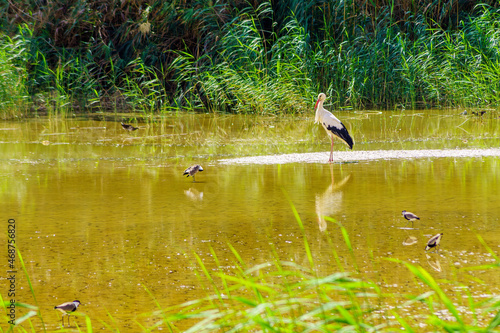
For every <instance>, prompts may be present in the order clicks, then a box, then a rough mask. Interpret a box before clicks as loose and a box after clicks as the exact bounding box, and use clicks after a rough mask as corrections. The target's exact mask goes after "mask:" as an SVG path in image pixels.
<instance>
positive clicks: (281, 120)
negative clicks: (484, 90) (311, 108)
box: [0, 111, 500, 332]
mask: <svg viewBox="0 0 500 333" xmlns="http://www.w3.org/2000/svg"><path fill="white" fill-rule="evenodd" d="M457 114H458V112H456V111H448V112H447V113H445V112H437V111H427V112H407V113H404V114H400V113H397V114H396V113H387V112H386V113H378V112H364V113H354V112H344V113H341V114H340V115H338V116H339V118H341V119H342V120H343V122H344V123H345V124H346V126H348V127H349V130H350V131H351V134H352V135H353V137H354V138H355V141H356V145H355V150H361V151H363V150H375V149H382V150H383V149H424V148H426V149H441V148H446V149H456V148H459V149H460V148H491V147H493V148H497V147H498V146H499V145H498V134H499V123H498V122H499V121H500V120H498V119H497V118H495V117H494V116H493V115H489V114H487V115H485V117H484V118H479V117H464V116H458V115H457ZM121 120H122V118H120V117H114V118H113V117H112V116H109V117H104V116H103V117H102V119H94V120H89V119H77V118H75V119H47V118H44V119H29V120H25V121H22V122H21V121H17V122H1V123H0V147H1V149H0V186H1V189H2V191H1V193H0V210H1V212H2V219H3V220H4V221H7V219H8V218H15V219H16V223H17V227H18V229H17V238H18V244H19V249H20V251H21V253H22V255H23V258H24V260H25V262H26V265H27V267H26V268H27V271H28V274H29V276H30V279H31V282H32V284H33V288H34V290H35V293H36V297H37V302H38V304H39V306H40V308H41V312H42V316H43V318H44V321H45V324H46V326H47V327H48V328H49V329H55V328H56V327H58V325H60V321H59V318H60V317H59V314H58V313H57V312H56V311H54V310H53V306H54V305H57V304H59V303H62V302H66V301H71V300H73V299H79V300H80V301H81V302H82V306H81V308H80V309H79V310H80V312H83V313H85V314H87V315H89V316H90V317H91V319H92V323H93V325H94V328H95V329H99V328H101V327H102V328H103V329H109V327H116V328H118V329H120V330H121V331H124V332H126V331H137V330H138V329H139V326H138V324H137V323H136V321H137V322H138V323H140V324H141V325H144V326H146V327H148V326H152V325H153V323H154V322H155V321H156V320H157V319H156V318H154V317H153V316H147V315H146V316H142V315H141V314H147V313H151V312H153V311H155V310H156V309H157V307H156V304H155V301H154V300H153V299H152V297H151V296H150V295H149V294H148V292H146V291H145V289H144V287H146V288H147V289H148V290H149V291H150V292H151V293H152V294H153V295H154V297H155V298H156V300H157V301H158V303H159V304H160V305H161V306H162V307H163V308H168V307H169V306H173V305H176V304H179V303H182V302H184V301H187V300H191V299H195V298H200V297H204V296H206V292H205V291H204V290H203V288H202V286H201V285H200V281H199V279H198V278H197V277H196V274H195V271H196V270H197V269H198V268H199V266H198V264H197V263H196V260H195V258H194V255H193V254H194V253H196V254H197V255H199V256H200V258H201V259H202V260H203V262H204V263H205V265H206V266H207V267H208V269H210V270H213V271H214V272H215V271H216V270H218V269H219V267H221V268H222V269H223V270H225V271H227V272H228V273H230V272H231V269H232V268H233V267H234V265H235V262H236V258H235V257H234V255H233V254H232V253H231V251H230V249H229V246H228V244H231V245H232V246H233V247H234V248H235V249H236V250H237V251H238V253H239V254H240V256H241V257H242V258H243V260H244V261H245V262H246V263H247V265H248V266H249V267H251V266H253V265H256V264H260V263H263V262H266V261H272V260H273V255H272V251H271V250H274V251H275V252H276V253H277V254H278V255H279V257H280V258H281V259H282V260H288V261H294V262H296V263H298V264H302V265H305V266H307V265H308V260H307V256H306V252H305V250H304V240H303V235H302V231H301V230H300V227H299V224H298V223H297V221H296V219H295V217H294V215H293V211H292V208H291V204H292V205H293V206H294V207H295V208H296V209H297V211H298V212H299V215H300V218H301V220H302V222H303V224H304V228H305V235H306V237H307V240H308V242H309V244H310V246H311V251H312V253H313V258H314V261H315V263H316V267H317V270H318V273H319V274H321V275H326V274H331V273H333V272H336V271H338V270H339V267H338V264H337V262H336V259H335V255H334V252H336V253H337V255H338V257H339V258H340V261H341V264H342V265H343V267H344V268H345V269H346V270H347V271H351V272H353V274H354V275H356V276H359V277H362V278H365V279H370V280H372V281H376V282H377V283H378V284H379V285H380V286H381V288H383V291H384V292H387V293H401V292H404V293H414V294H419V293H422V292H425V291H427V289H426V288H425V287H423V286H422V284H420V283H418V281H415V279H414V278H413V276H412V275H411V274H410V273H409V272H408V271H407V269H406V268H405V267H403V266H402V265H398V264H396V263H393V262H390V261H387V260H385V258H397V259H401V260H405V261H408V262H411V263H414V264H417V265H422V266H423V267H424V268H425V269H426V270H428V271H429V272H430V273H431V274H432V275H433V277H434V278H435V279H438V280H439V281H451V283H444V282H443V285H444V286H445V287H444V289H445V290H446V291H448V292H450V294H451V295H456V294H457V293H458V292H457V291H456V289H455V288H458V287H460V288H462V287H464V286H465V288H467V290H468V291H469V292H470V294H471V295H472V297H473V299H474V300H476V301H480V300H483V299H484V298H485V297H488V296H490V295H492V294H498V292H499V287H498V286H499V285H500V284H499V282H500V279H499V277H498V274H495V273H493V271H471V272H470V271H464V270H463V269H464V268H466V267H471V266H475V265H484V264H489V263H493V262H494V259H493V257H492V256H491V255H490V254H489V253H488V251H487V249H486V248H485V247H484V246H483V245H482V244H481V243H480V241H479V240H478V237H477V235H480V236H481V237H482V238H483V239H484V241H485V242H486V243H487V244H488V245H489V246H490V247H491V248H492V250H493V251H495V252H496V253H498V250H499V245H498V244H499V241H500V239H499V235H500V232H499V231H500V230H499V229H500V227H499V226H500V224H499V220H498V219H499V216H500V208H499V207H500V205H499V204H498V203H499V202H500V200H499V199H500V190H499V185H500V184H499V177H500V171H499V170H500V169H499V165H498V164H499V163H500V162H499V159H498V157H495V156H488V157H475V158H439V157H432V158H419V159H393V160H383V159H381V160H374V161H359V162H357V163H333V164H328V163H327V160H328V154H326V155H325V161H324V162H317V163H287V164H279V163H277V164H267V165H259V164H231V163H229V164H228V163H221V162H219V161H221V160H223V159H231V158H237V157H242V156H252V155H269V154H284V153H311V152H325V151H327V150H328V149H329V142H328V139H327V137H326V135H325V133H324V131H323V130H322V129H321V128H319V125H314V124H313V123H312V120H313V119H312V116H302V117H285V116H282V117H254V116H220V115H185V116H169V117H158V118H157V119H153V120H151V119H150V120H148V121H146V122H139V123H136V122H134V124H135V125H139V126H140V127H141V128H140V129H139V130H138V131H135V132H130V133H129V132H125V131H124V130H122V129H121V126H120V123H119V121H121ZM335 149H336V150H346V147H345V146H344V145H342V144H340V143H339V144H338V145H336V147H335ZM192 163H200V164H202V165H203V167H204V169H205V171H204V172H202V173H199V174H198V175H197V177H196V179H197V182H196V183H193V182H192V179H191V178H185V177H183V176H182V172H183V170H184V169H185V168H186V167H187V166H189V165H191V164H192ZM403 209H405V210H408V211H411V212H413V213H415V214H417V215H419V216H420V218H421V220H420V221H417V222H415V224H414V228H411V225H407V223H406V220H404V219H403V217H402V216H401V211H402V210H403ZM324 216H328V217H330V218H333V219H335V220H336V221H337V223H335V222H332V220H329V219H325V218H324ZM339 224H341V225H343V226H344V227H345V228H346V229H347V231H348V233H349V236H350V238H351V241H352V244H353V247H354V257H352V256H351V254H350V253H349V251H348V249H347V247H346V245H345V242H344V239H343V237H342V235H341V232H340V228H339ZM441 232H443V233H444V236H443V240H442V246H441V250H440V252H439V253H426V252H425V251H424V247H425V244H426V242H427V239H428V238H429V237H431V236H433V235H435V234H437V233H441ZM2 235H5V233H2ZM1 237H5V236H1ZM2 239H4V238H2ZM211 251H213V252H214V253H216V255H217V257H218V260H219V261H220V266H219V267H218V266H217V265H216V264H215V261H214V258H213V255H212V253H211ZM4 271H6V267H4ZM19 276H22V275H21V274H19ZM19 285H20V288H19V289H20V290H19V293H20V297H19V300H21V299H22V300H23V301H25V302H26V303H30V304H34V300H33V297H32V295H31V293H30V291H29V287H28V285H27V283H26V281H25V280H21V279H20V281H19ZM1 293H2V296H3V297H4V298H5V295H4V291H3V290H2V292H1ZM464 304H465V305H467V301H466V300H465V301H464ZM108 313H109V315H110V316H112V318H113V319H114V320H112V319H110V317H109V315H108ZM78 322H79V324H80V325H83V324H84V320H83V318H79V319H78ZM34 323H35V324H34V325H35V326H36V325H39V326H40V325H41V324H40V323H39V321H38V320H37V319H35V320H34ZM107 325H108V326H107ZM164 328H165V327H164Z"/></svg>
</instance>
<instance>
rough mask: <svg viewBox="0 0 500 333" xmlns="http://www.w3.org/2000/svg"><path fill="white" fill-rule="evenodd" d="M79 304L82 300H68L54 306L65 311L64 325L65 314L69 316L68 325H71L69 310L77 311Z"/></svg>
mask: <svg viewBox="0 0 500 333" xmlns="http://www.w3.org/2000/svg"><path fill="white" fill-rule="evenodd" d="M78 305H80V301H73V302H66V303H63V304H59V305H57V306H54V309H57V310H59V311H61V312H62V313H63V315H62V317H61V319H62V325H63V327H64V316H68V326H69V313H68V312H74V311H76V309H78Z"/></svg>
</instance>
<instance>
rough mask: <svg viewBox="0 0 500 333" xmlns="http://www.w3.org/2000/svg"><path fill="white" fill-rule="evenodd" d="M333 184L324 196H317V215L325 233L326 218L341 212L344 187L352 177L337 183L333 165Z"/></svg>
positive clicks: (331, 171) (331, 170) (331, 166)
mask: <svg viewBox="0 0 500 333" xmlns="http://www.w3.org/2000/svg"><path fill="white" fill-rule="evenodd" d="M330 176H331V184H330V185H329V186H328V188H327V189H326V190H325V192H323V193H322V194H317V195H316V215H317V216H318V226H319V230H320V231H322V232H323V231H325V230H326V228H327V223H326V220H325V216H333V215H335V214H337V213H339V212H340V211H341V208H342V200H343V197H344V193H343V192H342V191H341V189H342V187H344V186H345V184H346V183H347V182H348V181H349V179H350V178H351V175H350V174H349V175H347V176H345V177H344V178H342V180H341V181H339V182H338V183H335V181H334V177H333V165H331V164H330Z"/></svg>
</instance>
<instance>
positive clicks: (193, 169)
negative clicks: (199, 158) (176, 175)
mask: <svg viewBox="0 0 500 333" xmlns="http://www.w3.org/2000/svg"><path fill="white" fill-rule="evenodd" d="M198 171H203V168H202V167H201V165H199V164H195V165H192V166H190V167H189V168H187V169H186V170H184V173H183V174H182V175H183V176H184V175H187V177H189V176H191V177H193V183H194V182H195V181H196V180H195V179H194V175H196V173H197V172H198Z"/></svg>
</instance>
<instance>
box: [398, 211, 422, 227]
mask: <svg viewBox="0 0 500 333" xmlns="http://www.w3.org/2000/svg"><path fill="white" fill-rule="evenodd" d="M401 214H403V217H404V218H405V219H407V220H408V221H410V222H411V227H412V228H413V221H416V220H420V217H418V216H417V215H415V214H413V213H410V212H407V211H406V210H403V211H402V212H401ZM407 225H408V223H407Z"/></svg>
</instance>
